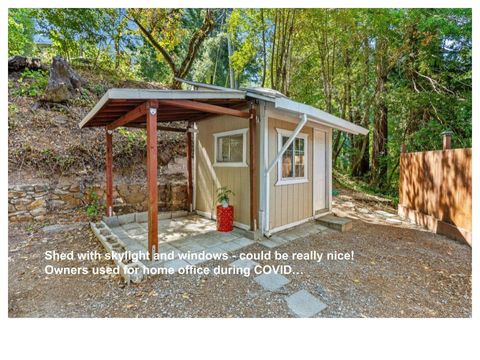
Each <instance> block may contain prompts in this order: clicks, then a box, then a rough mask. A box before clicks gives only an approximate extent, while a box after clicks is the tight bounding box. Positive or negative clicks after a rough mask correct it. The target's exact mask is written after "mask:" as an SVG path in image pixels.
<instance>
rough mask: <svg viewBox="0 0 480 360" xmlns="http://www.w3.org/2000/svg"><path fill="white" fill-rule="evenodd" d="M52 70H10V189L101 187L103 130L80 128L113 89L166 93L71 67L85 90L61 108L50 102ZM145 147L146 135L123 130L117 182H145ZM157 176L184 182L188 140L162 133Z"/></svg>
mask: <svg viewBox="0 0 480 360" xmlns="http://www.w3.org/2000/svg"><path fill="white" fill-rule="evenodd" d="M48 68H49V65H48V66H45V65H42V66H41V67H36V68H35V69H29V68H26V69H20V70H17V69H9V81H8V101H9V105H8V129H9V136H8V158H9V169H8V171H9V184H10V185H18V184H32V183H38V182H41V183H45V182H56V181H58V179H59V178H79V177H80V178H81V179H82V181H84V182H87V183H94V182H96V183H99V182H102V181H103V176H104V175H103V169H104V158H105V144H104V131H103V129H82V130H81V129H79V128H78V123H79V122H80V121H81V119H82V118H83V117H84V116H85V115H86V114H87V113H88V111H90V109H91V108H92V107H93V106H94V104H95V103H96V102H97V101H98V100H99V99H100V97H101V96H102V95H103V94H104V93H105V91H107V90H108V89H109V88H113V87H117V88H162V85H160V84H156V83H147V82H141V81H134V80H125V79H121V78H119V77H118V76H117V75H116V74H114V73H107V72H104V71H98V70H94V69H91V68H89V67H87V66H84V65H77V66H72V68H73V69H74V71H75V72H76V73H77V74H78V75H79V76H80V77H81V79H82V86H81V88H79V89H77V90H76V91H75V94H74V96H73V97H72V98H71V99H69V100H66V101H63V102H60V103H53V102H49V101H47V100H46V98H47V97H46V96H45V88H46V87H47V83H48V77H49V72H48ZM145 141H146V136H145V133H144V131H142V130H127V129H119V130H118V131H116V132H115V133H114V142H113V143H114V149H113V154H114V176H115V181H116V182H123V183H133V182H138V181H142V182H143V181H145V174H146V173H145V168H144V164H145V156H146V151H145ZM159 150H161V151H159V176H160V178H163V179H165V180H168V179H174V178H175V179H180V178H183V176H184V174H183V170H182V169H183V168H182V166H179V163H180V164H181V163H182V161H183V157H184V156H185V153H184V151H185V150H184V138H183V136H182V135H181V134H177V133H159Z"/></svg>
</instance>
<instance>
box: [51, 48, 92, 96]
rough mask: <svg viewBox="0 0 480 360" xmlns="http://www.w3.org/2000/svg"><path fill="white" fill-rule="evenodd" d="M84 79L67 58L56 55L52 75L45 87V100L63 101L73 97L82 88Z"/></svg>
mask: <svg viewBox="0 0 480 360" xmlns="http://www.w3.org/2000/svg"><path fill="white" fill-rule="evenodd" d="M83 83H84V81H83V80H82V79H81V78H80V76H79V75H78V74H77V73H76V72H75V71H74V70H73V69H72V68H71V67H70V65H69V64H68V63H67V61H66V60H65V59H63V58H62V57H60V56H55V57H54V58H53V61H52V66H51V67H50V76H49V79H48V84H47V88H46V89H45V100H47V101H51V102H63V101H66V100H69V99H71V98H72V97H73V96H74V95H75V94H76V93H77V91H78V90H80V89H81V87H82V85H83Z"/></svg>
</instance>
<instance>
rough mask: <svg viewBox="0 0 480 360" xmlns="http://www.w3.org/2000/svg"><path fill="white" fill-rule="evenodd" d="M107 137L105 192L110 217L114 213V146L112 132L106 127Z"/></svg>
mask: <svg viewBox="0 0 480 360" xmlns="http://www.w3.org/2000/svg"><path fill="white" fill-rule="evenodd" d="M105 139H106V145H107V146H106V158H105V160H106V161H105V162H106V168H105V179H106V187H105V193H106V196H107V199H106V216H107V217H110V216H112V215H113V147H112V132H111V131H110V130H108V129H107V128H105Z"/></svg>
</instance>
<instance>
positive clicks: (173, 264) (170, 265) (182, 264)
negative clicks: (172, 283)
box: [163, 259, 190, 272]
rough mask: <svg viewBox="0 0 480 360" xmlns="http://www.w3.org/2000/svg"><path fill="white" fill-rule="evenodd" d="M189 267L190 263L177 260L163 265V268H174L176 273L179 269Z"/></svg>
mask: <svg viewBox="0 0 480 360" xmlns="http://www.w3.org/2000/svg"><path fill="white" fill-rule="evenodd" d="M188 265H190V264H189V263H188V262H186V261H185V260H181V259H175V260H170V261H167V262H165V263H164V264H163V267H166V268H172V269H173V270H174V271H175V272H177V271H178V269H181V268H184V267H187V266H188Z"/></svg>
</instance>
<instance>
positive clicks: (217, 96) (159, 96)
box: [79, 89, 247, 128]
mask: <svg viewBox="0 0 480 360" xmlns="http://www.w3.org/2000/svg"><path fill="white" fill-rule="evenodd" d="M152 100H153V101H158V102H159V103H161V104H160V105H159V111H158V121H159V122H162V121H163V122H171V121H199V120H202V119H204V118H207V117H209V116H211V115H212V112H210V111H208V109H207V110H202V109H201V106H198V107H195V106H193V107H190V108H187V107H181V106H175V104H173V103H172V102H169V101H170V100H184V102H185V101H195V102H198V103H200V104H208V105H211V106H210V108H212V107H214V106H217V107H223V108H226V109H239V108H244V107H245V106H246V105H247V99H246V92H244V91H239V90H232V91H225V90H222V91H218V90H195V91H187V90H151V89H110V90H108V91H107V92H106V93H105V94H104V95H103V96H102V98H101V99H100V100H99V101H98V102H97V104H96V105H95V106H94V107H93V109H92V110H91V111H90V112H89V113H88V114H87V115H86V116H85V117H84V118H83V120H82V121H81V122H80V123H79V127H80V128H83V127H95V126H108V125H110V124H111V123H112V122H114V121H116V120H117V119H118V118H120V117H121V116H123V115H125V114H127V113H129V112H130V111H132V110H134V109H135V108H137V107H138V106H141V105H142V104H143V103H145V102H146V101H152ZM162 101H163V103H162ZM179 103H180V102H179ZM205 107H206V106H205ZM144 122H145V117H144V116H143V117H139V118H138V119H135V121H133V122H131V123H129V124H128V125H126V126H137V125H139V124H141V123H144Z"/></svg>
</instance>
